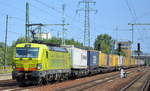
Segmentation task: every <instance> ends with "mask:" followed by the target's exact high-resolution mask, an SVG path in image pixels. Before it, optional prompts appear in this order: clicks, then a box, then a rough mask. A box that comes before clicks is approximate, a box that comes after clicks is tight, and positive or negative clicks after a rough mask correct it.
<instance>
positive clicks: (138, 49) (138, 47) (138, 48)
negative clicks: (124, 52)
mask: <svg viewBox="0 0 150 91" xmlns="http://www.w3.org/2000/svg"><path fill="white" fill-rule="evenodd" d="M140 49H141V48H140V43H138V44H137V51H138V52H140V51H141V50H140Z"/></svg>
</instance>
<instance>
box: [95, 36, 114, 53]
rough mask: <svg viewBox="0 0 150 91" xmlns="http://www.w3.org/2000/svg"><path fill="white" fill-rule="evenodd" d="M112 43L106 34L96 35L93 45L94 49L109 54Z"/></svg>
mask: <svg viewBox="0 0 150 91" xmlns="http://www.w3.org/2000/svg"><path fill="white" fill-rule="evenodd" d="M112 42H113V40H112V37H111V36H109V35H107V34H101V35H98V36H97V38H96V40H95V43H94V49H95V50H99V51H102V52H103V53H107V54H109V53H111V51H112V50H111V44H112Z"/></svg>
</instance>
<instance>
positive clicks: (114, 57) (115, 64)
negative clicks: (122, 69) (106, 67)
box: [113, 55, 119, 67]
mask: <svg viewBox="0 0 150 91" xmlns="http://www.w3.org/2000/svg"><path fill="white" fill-rule="evenodd" d="M118 61H119V56H118V55H113V66H116V67H117V66H119V62H118Z"/></svg>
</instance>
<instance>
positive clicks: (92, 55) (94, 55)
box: [87, 50, 99, 69]
mask: <svg viewBox="0 0 150 91" xmlns="http://www.w3.org/2000/svg"><path fill="white" fill-rule="evenodd" d="M87 56H88V62H87V64H88V66H89V68H90V69H93V68H98V64H99V62H98V60H99V52H98V51H94V50H88V52H87Z"/></svg>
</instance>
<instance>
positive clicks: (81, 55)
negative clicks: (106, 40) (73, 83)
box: [63, 45, 89, 77]
mask: <svg viewBox="0 0 150 91" xmlns="http://www.w3.org/2000/svg"><path fill="white" fill-rule="evenodd" d="M63 47H65V48H67V49H68V51H69V52H70V54H71V71H72V76H73V77H82V76H86V75H88V74H89V69H88V61H87V59H88V58H87V50H84V49H79V48H76V47H74V46H73V45H67V46H63Z"/></svg>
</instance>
